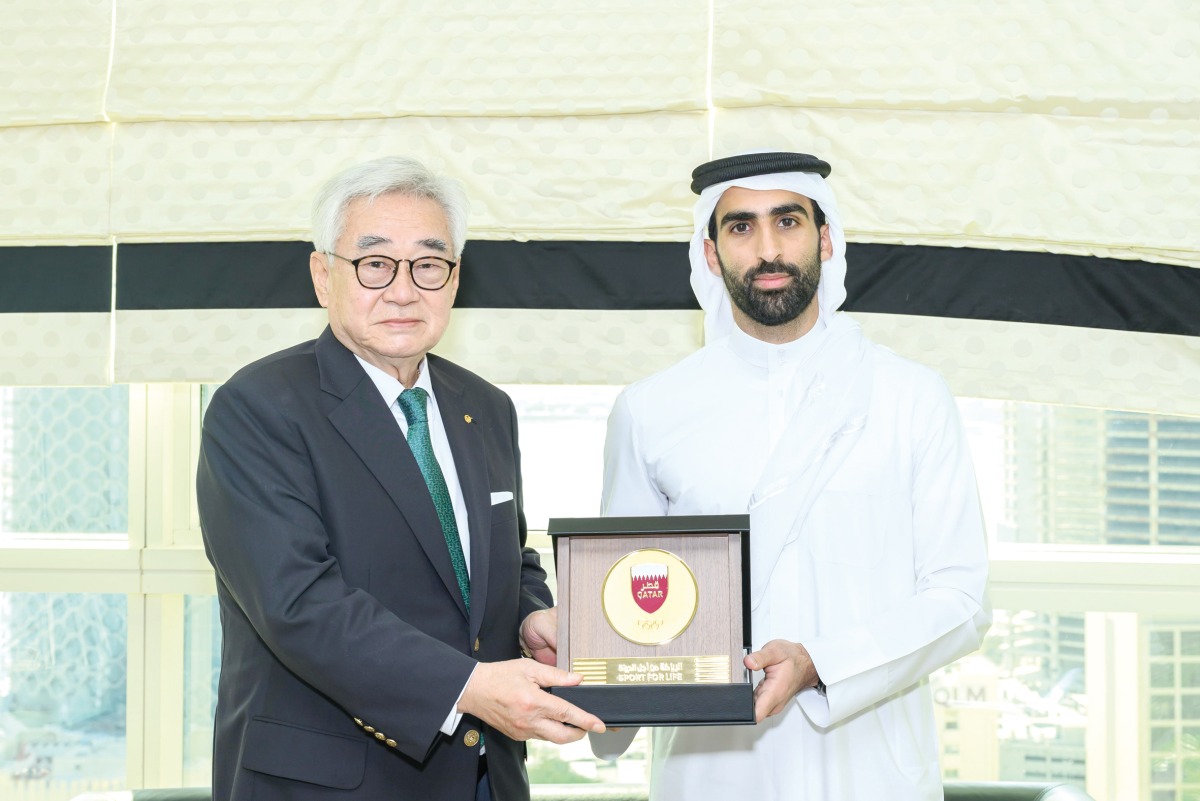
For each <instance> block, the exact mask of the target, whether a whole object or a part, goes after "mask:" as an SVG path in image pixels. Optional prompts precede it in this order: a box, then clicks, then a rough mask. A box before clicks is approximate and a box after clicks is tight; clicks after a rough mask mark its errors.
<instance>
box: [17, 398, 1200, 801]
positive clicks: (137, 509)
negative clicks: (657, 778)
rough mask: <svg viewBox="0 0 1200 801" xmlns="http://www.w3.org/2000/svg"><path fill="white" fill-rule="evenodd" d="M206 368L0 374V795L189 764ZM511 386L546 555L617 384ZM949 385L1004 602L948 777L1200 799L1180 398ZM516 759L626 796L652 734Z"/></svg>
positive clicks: (1193, 488)
mask: <svg viewBox="0 0 1200 801" xmlns="http://www.w3.org/2000/svg"><path fill="white" fill-rule="evenodd" d="M211 389H212V388H211V387H204V388H201V387H199V386H184V385H174V386H173V385H149V386H142V385H134V386H120V387H114V388H106V389H74V388H72V389H44V390H43V389H14V388H0V546H3V550H2V551H0V797H5V798H8V797H13V798H28V799H31V801H33V799H36V800H37V801H41V799H42V798H43V797H44V798H45V799H46V801H50V799H56V801H57V799H62V798H69V797H71V795H73V794H75V793H78V792H82V791H84V790H85V789H92V790H107V789H123V788H127V787H139V786H142V787H145V786H159V787H162V786H182V785H196V784H207V782H208V777H209V771H210V764H211V763H210V759H211V755H210V749H211V736H212V712H213V705H214V703H215V688H216V680H217V674H218V669H219V664H218V660H219V646H220V635H219V620H218V616H217V613H216V601H215V597H214V595H213V592H214V584H213V579H212V575H211V570H210V568H209V566H208V564H207V560H206V559H205V557H204V554H203V552H202V550H201V548H200V540H199V537H198V533H197V529H196V526H197V522H196V517H195V506H194V497H193V495H194V490H193V487H194V470H195V456H196V443H197V441H198V436H199V420H200V414H201V410H202V409H203V405H204V404H205V403H206V401H207V398H208V397H210V394H211ZM507 389H508V390H509V392H510V394H511V395H512V396H513V398H514V401H515V402H516V404H517V406H518V411H519V414H520V417H521V435H522V442H521V444H522V455H523V463H524V469H525V493H526V498H525V500H526V511H527V517H528V520H529V523H530V527H531V542H532V543H533V544H534V545H535V547H538V548H540V549H542V552H543V557H544V562H545V563H547V564H548V565H549V561H550V559H549V548H550V543H549V541H548V540H547V538H546V537H545V534H544V528H545V525H546V521H547V519H548V518H550V517H556V516H590V515H594V514H596V513H597V509H598V504H599V496H600V481H601V448H602V444H603V439H604V431H605V425H606V420H607V416H608V411H609V409H610V407H611V404H612V401H613V398H614V397H615V395H616V393H617V391H618V388H617V387H563V386H514V387H508V388H507ZM959 407H960V410H961V412H962V416H963V419H964V423H965V425H966V427H967V431H968V437H969V440H970V445H971V447H972V451H973V454H974V457H975V464H976V472H977V476H978V479H979V484H980V490H981V495H982V501H983V508H984V511H985V517H986V521H987V526H988V531H989V537H990V539H991V545H992V550H991V554H992V558H993V565H992V600H993V603H994V604H995V606H996V607H997V609H998V610H999V611H997V612H996V623H995V625H994V627H993V629H992V632H991V633H990V635H989V637H988V639H987V641H986V642H985V644H984V646H983V649H982V650H981V651H980V652H979V653H977V654H973V655H971V656H969V657H967V658H965V659H963V660H961V661H960V662H958V663H956V664H955V665H951V666H949V667H947V668H945V669H944V670H942V671H939V672H938V674H936V675H935V676H934V677H933V680H932V682H931V689H932V691H933V695H934V700H935V716H936V719H937V722H938V725H939V737H940V738H941V743H942V749H943V753H942V765H943V771H944V775H945V776H946V777H948V778H951V777H955V776H958V777H960V778H962V779H964V780H970V779H984V778H1009V779H1014V780H1015V779H1017V778H1021V777H1025V778H1029V779H1031V780H1032V779H1035V778H1054V777H1059V778H1066V777H1079V776H1086V777H1087V778H1086V779H1085V781H1086V782H1087V783H1088V785H1087V786H1088V789H1089V790H1090V791H1091V792H1092V793H1093V795H1095V796H1096V797H1097V798H1098V799H1113V800H1114V801H1115V799H1117V798H1124V797H1140V798H1152V799H1160V798H1172V799H1177V801H1178V800H1179V799H1184V798H1188V797H1200V765H1198V764H1197V759H1200V757H1198V754H1200V621H1197V620H1193V619H1189V618H1186V617H1181V614H1182V613H1181V610H1185V611H1186V610H1191V609H1200V549H1198V548H1197V545H1200V519H1198V518H1197V516H1196V514H1197V510H1198V509H1200V469H1197V468H1195V467H1192V466H1190V464H1189V463H1187V462H1186V461H1178V460H1179V459H1182V460H1187V459H1193V458H1198V457H1200V451H1198V449H1197V443H1200V420H1194V419H1187V418H1170V417H1163V416H1158V415H1147V414H1134V413H1129V412H1116V411H1110V410H1103V409H1072V408H1066V407H1049V406H1040V405H1037V404H1018V403H1008V402H1000V401H985V400H974V399H962V400H960V404H959ZM1110 457H1111V458H1110ZM1118 457H1119V458H1118ZM1134 457H1136V458H1134ZM1164 457H1171V458H1170V459H1166V458H1164ZM1127 461H1136V464H1128V463H1126V462H1127ZM51 632H53V635H54V636H53V637H50V633H51ZM73 670H74V671H82V672H81V673H79V675H76V674H75V673H72V672H71V671H73ZM1085 679H1086V681H1085ZM51 696H53V698H54V700H55V703H54V704H49V703H48V701H47V699H48V698H50V697H51ZM39 704H40V706H39ZM127 721H128V723H127ZM1097 733H1100V734H1101V735H1103V736H1097ZM1109 733H1114V734H1112V735H1111V736H1109ZM51 766H52V767H51ZM1100 768H1103V770H1101V769H1100ZM43 773H45V774H46V775H42V774H43ZM14 774H21V775H22V776H23V777H24V778H16V779H14V778H11V777H12V776H13V775H14ZM530 775H531V777H532V778H533V780H534V781H535V782H537V783H540V784H543V785H547V784H559V783H572V784H578V785H581V786H582V785H594V786H596V787H605V786H609V785H622V786H623V787H624V788H625V789H628V790H630V793H631V794H636V793H637V792H639V789H638V788H644V787H645V786H646V781H647V778H648V758H647V738H646V736H645V733H643V734H642V735H641V736H640V737H639V739H638V740H636V741H635V742H634V744H633V746H632V747H631V748H630V750H629V751H628V752H627V754H626V755H625V756H624V757H623V758H621V759H620V760H617V761H616V762H612V763H609V762H603V761H598V760H596V759H594V758H593V757H592V755H591V751H590V748H588V746H587V744H586V743H580V744H576V745H572V746H570V747H566V748H559V747H557V746H553V745H549V744H544V743H532V744H531V745H530ZM33 776H41V779H40V781H41V782H42V784H41V785H37V786H38V787H39V788H40V787H43V785H44V787H46V788H50V789H45V790H44V793H45V795H44V796H39V795H36V794H34V795H31V793H33V792H34V790H33V788H34V786H35V784H36V782H30V781H28V777H33ZM72 777H74V778H72ZM80 777H84V778H80ZM1076 780H1078V779H1076ZM16 782H20V783H21V784H20V788H19V789H17V788H16V784H15V783H16ZM53 782H60V784H58V785H55V784H53ZM6 783H7V784H6ZM64 783H66V784H64ZM64 787H69V789H64ZM1130 788H1131V789H1130ZM37 792H43V790H40V789H39V790H38V791H37ZM541 792H543V793H546V792H555V791H553V790H551V789H549V788H545V789H543V790H542V791H541ZM19 793H24V795H20V794H19Z"/></svg>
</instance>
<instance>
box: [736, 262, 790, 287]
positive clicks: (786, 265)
mask: <svg viewBox="0 0 1200 801" xmlns="http://www.w3.org/2000/svg"><path fill="white" fill-rule="evenodd" d="M763 275H790V276H791V277H792V278H802V277H803V275H804V274H803V273H802V272H801V270H800V266H799V265H797V264H792V263H791V262H786V261H780V260H778V259H776V260H774V261H760V262H759V263H758V266H757V267H755V268H754V269H752V270H747V271H746V275H745V276H744V277H743V279H742V280H744V281H745V282H746V283H747V284H749V283H750V282H752V281H753V280H754V279H755V278H758V277H759V276H763Z"/></svg>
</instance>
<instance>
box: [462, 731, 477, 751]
mask: <svg viewBox="0 0 1200 801" xmlns="http://www.w3.org/2000/svg"><path fill="white" fill-rule="evenodd" d="M463 745H465V746H467V747H468V748H474V747H475V746H477V745H479V732H477V731H475V730H474V729H471V730H470V731H468V732H467V733H466V734H465V735H463Z"/></svg>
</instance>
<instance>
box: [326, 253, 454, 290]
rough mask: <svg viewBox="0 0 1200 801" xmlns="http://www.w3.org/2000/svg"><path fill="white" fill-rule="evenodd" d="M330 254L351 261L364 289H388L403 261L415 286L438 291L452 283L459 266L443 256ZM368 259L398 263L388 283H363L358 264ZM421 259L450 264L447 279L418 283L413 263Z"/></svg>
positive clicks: (356, 277)
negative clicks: (354, 255)
mask: <svg viewBox="0 0 1200 801" xmlns="http://www.w3.org/2000/svg"><path fill="white" fill-rule="evenodd" d="M329 255H330V256H333V257H335V258H338V259H341V260H342V261H345V262H349V263H350V264H351V265H352V266H353V267H354V278H355V280H356V281H358V285H359V286H361V287H362V288H363V289H387V288H388V287H389V286H391V285H392V284H393V283H394V282H395V280H396V276H397V275H399V274H400V265H401V264H402V263H403V264H407V265H408V280H410V281H412V285H413V286H415V287H416V288H417V289H422V290H425V291H426V292H437V291H438V290H439V289H445V287H446V284H448V283H450V277H451V276H453V275H454V268H455V267H457V266H458V262H456V261H450V260H449V259H443V258H442V257H441V256H421V257H420V258H416V259H393V258H392V257H391V256H382V255H379V254H371V255H368V256H361V257H359V258H357V259H347V258H346V257H345V256H341V255H339V254H337V253H334V252H333V251H329ZM367 259H379V260H381V261H390V262H392V263H393V264H394V265H396V266H395V267H393V268H392V277H391V279H390V280H389V281H388V282H387V283H386V284H383V285H382V286H367V285H366V284H364V283H363V280H362V277H361V276H360V275H359V274H358V265H359V262H364V261H366V260H367ZM419 261H440V262H442V263H443V264H446V265H448V266H449V269H448V270H446V280H445V281H443V282H442V283H441V284H440V285H438V286H421V285H420V284H418V283H417V279H416V278H415V277H414V276H413V265H414V264H415V263H417V262H419Z"/></svg>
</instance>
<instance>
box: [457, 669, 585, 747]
mask: <svg viewBox="0 0 1200 801" xmlns="http://www.w3.org/2000/svg"><path fill="white" fill-rule="evenodd" d="M582 680H583V677H582V676H580V675H579V674H578V673H567V672H566V671H562V670H559V669H558V668H553V667H549V666H548V665H541V664H538V663H537V662H534V661H532V660H529V659H510V660H508V661H507V662H480V663H479V664H478V665H476V666H475V672H474V673H472V674H471V678H470V680H469V681H468V682H467V686H466V688H465V689H464V690H463V694H462V698H460V699H459V701H458V711H459V712H465V713H467V714H469V715H474V716H475V717H477V718H479V719H480V720H483V721H486V722H487V723H488V724H490V725H492V726H494V727H495V728H497V729H499V730H500V731H502V732H504V734H506V735H508V736H509V737H511V738H513V739H514V740H529V739H538V740H549V741H550V742H552V743H558V744H560V745H561V744H563V743H570V742H574V741H575V740H578V739H580V738H582V737H583V735H585V734H587V733H588V732H589V731H594V732H597V733H599V732H603V731H604V724H603V723H601V722H600V718H598V717H596V716H595V715H592V714H590V713H588V712H584V711H583V710H582V709H580V708H579V707H577V706H573V705H572V704H569V703H567V702H566V701H564V700H563V699H561V698H556V697H554V696H553V695H551V694H550V693H548V692H545V691H543V690H542V688H543V687H570V686H572V685H575V684H578V683H579V682H580V681H582ZM568 724H570V725H568ZM571 726H574V727H575V728H571Z"/></svg>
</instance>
